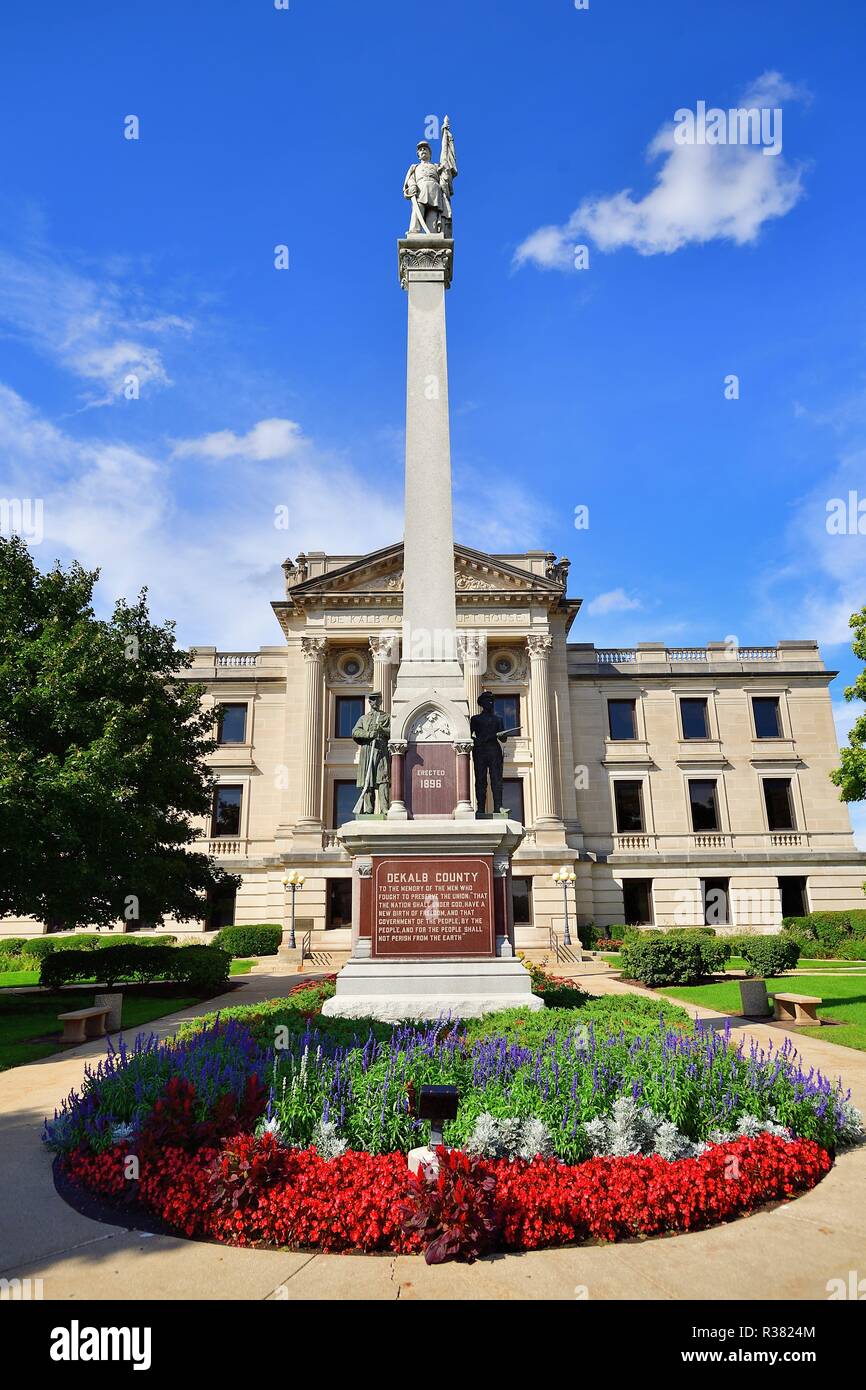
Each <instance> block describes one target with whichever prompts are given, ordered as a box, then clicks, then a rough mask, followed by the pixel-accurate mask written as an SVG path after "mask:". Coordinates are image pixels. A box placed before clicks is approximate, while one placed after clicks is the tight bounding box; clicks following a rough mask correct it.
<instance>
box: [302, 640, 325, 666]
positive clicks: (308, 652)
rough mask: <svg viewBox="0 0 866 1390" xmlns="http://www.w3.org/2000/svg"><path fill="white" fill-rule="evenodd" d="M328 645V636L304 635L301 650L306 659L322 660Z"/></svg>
mask: <svg viewBox="0 0 866 1390" xmlns="http://www.w3.org/2000/svg"><path fill="white" fill-rule="evenodd" d="M327 645H328V639H327V637H302V638H301V650H302V651H303V653H304V660H305V661H321V660H322V658H323V656H324V655H325V648H326V647H327Z"/></svg>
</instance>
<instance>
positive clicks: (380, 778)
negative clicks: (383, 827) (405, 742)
mask: <svg viewBox="0 0 866 1390" xmlns="http://www.w3.org/2000/svg"><path fill="white" fill-rule="evenodd" d="M390 729H391V716H390V714H386V713H385V712H384V710H383V709H382V696H381V695H380V694H379V692H378V690H374V691H373V692H372V694H370V695H368V696H367V712H366V714H362V715H361V718H360V719H359V720H358V721H357V723H356V724H355V727H354V729H353V730H352V738H353V739H354V740H355V742H356V743H357V744H358V746H359V748H360V757H359V759H358V771H357V774H356V776H355V786H356V787H360V788H361V794H360V796H359V797H358V800H357V801H356V802H355V806H354V811H355V815H356V816H357V815H359V814H361V815H367V816H369V815H371V814H372V813H373V812H374V811H375V810H376V809H377V807H376V801H377V799H378V803H379V804H378V810H379V811H380V812H381V811H385V812H387V811H388V810H389V808H390V806H391V758H390V755H389V753H388V738H389V736H390Z"/></svg>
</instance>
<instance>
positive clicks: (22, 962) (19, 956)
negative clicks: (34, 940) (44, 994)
mask: <svg viewBox="0 0 866 1390" xmlns="http://www.w3.org/2000/svg"><path fill="white" fill-rule="evenodd" d="M35 969H36V961H35V960H34V959H33V957H32V956H29V957H28V956H25V955H24V953H23V952H22V951H6V950H4V949H2V948H0V975H8V974H10V973H12V972H13V971H17V970H35Z"/></svg>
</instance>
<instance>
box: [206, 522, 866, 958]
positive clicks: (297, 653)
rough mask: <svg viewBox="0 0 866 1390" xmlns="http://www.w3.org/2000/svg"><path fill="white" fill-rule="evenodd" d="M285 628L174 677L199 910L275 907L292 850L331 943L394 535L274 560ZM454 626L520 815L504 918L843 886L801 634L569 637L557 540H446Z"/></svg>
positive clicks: (825, 703)
mask: <svg viewBox="0 0 866 1390" xmlns="http://www.w3.org/2000/svg"><path fill="white" fill-rule="evenodd" d="M284 571H285V576H286V592H285V597H284V598H282V599H280V600H279V601H278V602H275V603H274V605H273V607H274V612H275V615H276V619H277V622H278V623H279V626H280V627H281V628H282V637H283V641H282V642H280V643H279V644H278V645H274V646H269V647H262V648H261V649H260V650H259V651H257V652H223V651H219V650H217V649H216V648H213V647H198V648H197V649H196V651H195V660H194V665H193V667H192V668H191V670H190V671H189V673H188V675H189V678H190V679H194V680H196V681H200V682H201V683H202V684H203V686H204V687H205V689H206V692H207V694H206V697H205V698H206V700H207V701H208V702H210V703H211V704H212V706H213V710H214V721H215V727H216V729H217V733H218V739H219V748H218V751H217V752H216V753H215V754H214V755H213V758H212V763H213V770H214V773H215V776H216V786H215V790H214V796H213V809H212V815H211V818H210V823H209V824H207V825H203V826H202V847H203V848H206V849H208V850H209V851H210V853H212V854H213V855H214V856H215V857H216V859H217V860H218V861H219V862H220V863H221V864H222V865H224V866H225V867H226V868H228V869H230V870H231V871H232V872H233V873H234V874H237V875H238V876H239V877H240V887H239V889H238V890H237V892H236V893H223V894H222V895H221V896H220V897H218V898H215V899H214V901H213V902H212V904H211V910H210V914H209V919H208V924H209V925H212V926H216V925H222V924H224V923H226V922H229V921H234V922H237V923H254V922H284V921H285V920H286V901H285V898H286V890H285V889H284V887H283V882H282V880H283V878H284V876H285V874H286V872H287V870H289V869H292V868H294V869H298V870H300V872H301V873H302V874H303V875H304V880H305V881H304V884H303V887H302V888H301V889H300V890H299V892H298V896H297V901H296V911H297V919H298V927H299V929H301V930H303V931H305V932H306V931H310V932H312V933H313V936H312V944H313V945H314V946H316V945H320V946H321V945H324V944H326V943H327V944H329V945H332V946H334V947H336V948H339V947H342V946H345V947H347V946H348V944H349V923H350V918H351V880H350V863H349V858H348V855H347V854H346V853H345V851H344V850H343V849H342V848H341V846H340V843H339V840H338V837H337V831H338V829H339V827H340V825H341V824H343V823H344V822H346V821H348V820H351V819H352V818H353V806H354V804H355V801H356V799H357V796H358V790H357V788H356V786H355V757H356V752H357V749H356V745H355V744H354V743H353V741H352V738H351V732H352V729H353V727H354V724H355V721H356V720H357V718H358V717H359V715H360V714H361V712H362V710H363V707H364V701H365V697H366V696H367V694H368V693H369V692H370V691H371V690H378V691H380V692H381V693H382V697H383V705H384V707H385V708H386V709H387V708H388V707H389V701H390V697H391V692H392V686H393V681H394V678H395V675H396V671H397V664H398V662H399V637H398V634H399V632H400V627H401V608H402V545H393V546H389V547H387V548H386V549H383V550H378V551H375V552H373V553H372V554H368V555H360V556H356V555H355V556H353V555H326V554H324V553H321V552H312V553H309V554H306V555H302V556H299V557H298V558H297V560H296V561H294V562H290V561H287V562H286V564H285V566H284ZM454 583H455V592H456V599H457V624H458V631H459V638H458V645H459V649H460V659H461V662H462V666H463V672H464V677H465V682H466V691H467V695H468V697H469V701H470V708H471V709H472V710H475V709H476V708H477V698H478V694H479V692H480V691H481V690H482V689H486V690H490V691H491V692H492V693H493V695H494V696H495V701H496V710H497V712H498V713H499V714H500V715H501V716H502V718H503V720H504V723H505V725H506V727H508V728H512V727H517V728H519V730H520V732H519V733H518V734H517V735H516V736H515V737H512V738H509V739H508V742H507V745H506V757H505V784H504V800H505V803H506V805H507V806H508V808H509V810H510V812H511V815H512V817H513V819H515V820H517V821H520V822H521V823H522V824H523V825H524V826H525V835H524V838H523V842H522V844H521V846H520V848H519V849H518V850H517V852H516V854H515V856H514V860H513V885H514V887H513V899H514V916H515V928H516V938H517V944H518V946H519V945H521V944H524V945H531V944H545V943H546V942H547V940H548V937H549V932H550V931H551V930H553V931H555V932H557V933H559V934H561V932H562V927H563V915H564V908H563V890H562V887H561V886H560V884H559V883H555V882H554V880H553V875H554V873H555V872H557V871H558V870H559V869H561V868H571V869H573V871H574V873H575V881H574V885H573V888H570V889H569V890H568V894H569V897H568V902H569V913H570V916H571V921H572V926H573V923H574V914H575V913H576V916H577V920H578V921H580V922H587V921H594V922H595V923H597V924H599V925H601V926H605V927H606V926H614V925H617V924H620V923H623V922H631V923H643V924H655V925H657V926H660V927H667V926H685V925H697V924H700V923H703V922H704V921H706V920H710V921H712V922H713V923H715V924H718V925H720V926H722V927H724V926H729V927H730V928H731V929H740V930H741V929H744V928H752V929H756V930H768V929H775V928H778V926H779V924H780V921H781V918H782V916H783V915H788V914H795V913H801V912H807V911H820V910H838V909H843V908H848V907H859V906H861V905H862V902H863V892H862V887H861V885H862V882H863V880H864V877H866V856H864V855H862V854H861V853H859V852H858V851H857V849H856V848H855V846H854V841H853V836H852V831H851V824H850V819H849V815H848V810H847V807H846V806H845V804H844V803H843V802H841V801H840V800H839V793H838V790H837V788H836V787H835V786H834V785H833V783H832V782H831V781H830V779H829V776H828V774H829V772H830V771H831V770H832V768H834V767H835V766H836V765H837V764H838V761H839V758H838V750H837V742H836V735H835V729H834V723H833V717H832V712H831V704H830V696H829V689H828V687H829V684H830V681H831V680H832V677H833V674H834V673H833V672H832V671H828V670H827V669H826V668H825V666H824V662H823V660H822V658H821V655H820V652H819V651H818V648H817V644H816V643H815V642H811V641H787V642H779V643H778V644H777V645H776V646H769V647H742V648H736V647H732V646H731V645H729V644H726V643H724V642H711V643H709V644H708V645H707V646H706V647H666V646H665V645H664V643H661V642H642V643H639V644H638V646H637V647H636V648H622V647H616V648H605V649H600V648H596V647H595V646H593V645H592V644H590V643H585V642H581V641H580V640H579V634H580V606H581V601H580V599H577V598H570V597H569V596H568V593H567V585H568V562H567V561H557V560H556V559H555V558H554V556H553V555H552V554H550V553H546V552H544V551H527V552H526V553H523V554H516V555H488V554H484V553H482V552H480V551H476V550H470V549H468V548H467V547H464V546H460V545H458V546H455V552H454Z"/></svg>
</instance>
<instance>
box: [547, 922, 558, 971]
mask: <svg viewBox="0 0 866 1390" xmlns="http://www.w3.org/2000/svg"><path fill="white" fill-rule="evenodd" d="M547 940H548V945H549V946H550V949H551V951H552V952H553V958H554V960H555V961H556V963H557V965H558V964H559V961H560V954H559V937H558V936H557V934H556V932H555V931H554V930H553V927H548V928H547Z"/></svg>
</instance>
